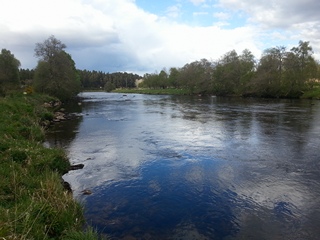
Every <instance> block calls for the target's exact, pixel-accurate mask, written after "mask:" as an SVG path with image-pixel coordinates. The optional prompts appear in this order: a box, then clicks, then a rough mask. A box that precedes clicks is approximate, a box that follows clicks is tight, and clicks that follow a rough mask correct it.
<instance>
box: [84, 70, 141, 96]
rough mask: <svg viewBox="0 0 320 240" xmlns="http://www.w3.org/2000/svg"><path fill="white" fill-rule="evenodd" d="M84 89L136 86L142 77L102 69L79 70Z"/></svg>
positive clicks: (111, 88) (108, 89) (109, 89)
mask: <svg viewBox="0 0 320 240" xmlns="http://www.w3.org/2000/svg"><path fill="white" fill-rule="evenodd" d="M78 74H79V77H80V82H81V85H82V88H83V89H101V88H103V89H104V90H106V91H108V92H110V91H112V90H114V89H116V88H134V87H136V85H135V82H136V80H138V79H141V78H142V77H141V76H139V75H137V74H132V73H126V72H124V73H122V72H116V73H104V72H101V71H88V70H78Z"/></svg>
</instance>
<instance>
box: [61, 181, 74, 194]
mask: <svg viewBox="0 0 320 240" xmlns="http://www.w3.org/2000/svg"><path fill="white" fill-rule="evenodd" d="M62 185H63V188H64V189H65V190H66V191H68V192H69V193H72V189H71V186H70V183H68V182H66V181H63V184H62Z"/></svg>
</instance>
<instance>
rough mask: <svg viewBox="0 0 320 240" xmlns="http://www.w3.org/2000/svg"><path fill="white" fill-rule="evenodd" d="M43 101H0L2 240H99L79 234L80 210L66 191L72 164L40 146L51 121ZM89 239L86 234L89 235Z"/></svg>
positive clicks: (37, 97) (22, 97) (36, 98)
mask: <svg viewBox="0 0 320 240" xmlns="http://www.w3.org/2000/svg"><path fill="white" fill-rule="evenodd" d="M50 100H52V98H50V97H48V96H43V95H31V96H29V95H28V96H25V95H22V94H21V95H20V94H16V95H11V96H9V97H6V98H0V239H6V240H9V239H10V240H13V239H22V240H23V239H25V240H27V239H28V240H29V239H73V240H77V239H97V238H98V237H97V235H95V234H94V233H92V234H91V233H90V232H83V231H82V230H83V223H84V219H83V209H82V207H81V205H80V204H79V203H77V202H76V201H74V199H73V197H72V195H71V194H70V193H68V192H67V191H65V190H64V188H63V186H62V184H61V181H62V178H61V175H62V174H63V173H65V172H66V171H67V169H68V168H69V166H70V164H69V161H68V159H67V157H66V155H65V153H64V151H63V150H61V149H48V148H45V147H44V146H43V144H42V142H43V140H44V129H43V128H42V127H41V122H42V121H44V120H47V119H48V118H50V116H52V113H51V112H50V110H48V109H46V108H44V107H43V106H42V105H43V103H44V102H46V101H50ZM89 233H90V234H89Z"/></svg>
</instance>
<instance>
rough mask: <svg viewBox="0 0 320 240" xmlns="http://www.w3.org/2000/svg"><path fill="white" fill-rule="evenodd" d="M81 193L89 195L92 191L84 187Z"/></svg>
mask: <svg viewBox="0 0 320 240" xmlns="http://www.w3.org/2000/svg"><path fill="white" fill-rule="evenodd" d="M81 192H82V194H83V195H91V194H92V192H91V191H90V190H89V189H85V190H83V191H81Z"/></svg>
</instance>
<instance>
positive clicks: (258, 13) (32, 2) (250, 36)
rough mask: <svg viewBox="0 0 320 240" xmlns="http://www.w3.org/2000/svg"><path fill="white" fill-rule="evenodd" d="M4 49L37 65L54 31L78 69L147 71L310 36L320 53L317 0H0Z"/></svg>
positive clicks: (29, 65) (254, 50) (319, 55)
mask: <svg viewBox="0 0 320 240" xmlns="http://www.w3.org/2000/svg"><path fill="white" fill-rule="evenodd" d="M0 4H1V8H0V36H1V37H0V48H6V49H8V50H10V51H11V52H12V53H13V54H14V55H15V56H16V57H17V58H18V59H19V60H20V62H21V64H22V67H23V68H34V67H36V64H37V59H36V58H35V57H34V47H35V43H37V42H43V41H44V40H45V39H47V38H48V37H49V36H50V35H54V36H55V37H56V38H58V39H59V40H61V41H62V42H63V43H65V44H66V45H67V49H66V51H67V52H68V53H70V54H71V55H72V58H73V59H74V61H75V62H76V67H77V68H79V69H88V70H98V71H104V72H116V71H121V72H123V71H127V72H133V73H138V74H140V75H143V74H144V73H153V72H156V71H158V72H159V71H161V70H162V69H163V68H166V69H169V68H170V67H182V66H183V65H185V64H186V63H190V62H192V61H197V60H200V59H202V58H206V59H208V60H217V59H219V58H220V57H221V56H222V55H223V54H225V53H227V52H228V51H231V50H236V51H237V52H238V53H239V54H240V53H241V51H242V50H244V49H246V48H247V49H249V50H250V51H251V52H252V53H253V54H254V55H255V56H256V58H260V56H261V53H262V52H263V50H265V49H266V48H270V47H275V46H287V49H290V48H291V47H293V46H297V45H298V42H299V40H303V41H310V44H311V46H312V47H313V50H314V56H315V57H316V58H317V59H320V18H319V12H320V1H318V0H291V1H290V2H288V1H287V0H259V1H256V0H153V1H151V0H67V1H66V0H55V1H52V0H28V1H25V0H10V1H8V0H0Z"/></svg>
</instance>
